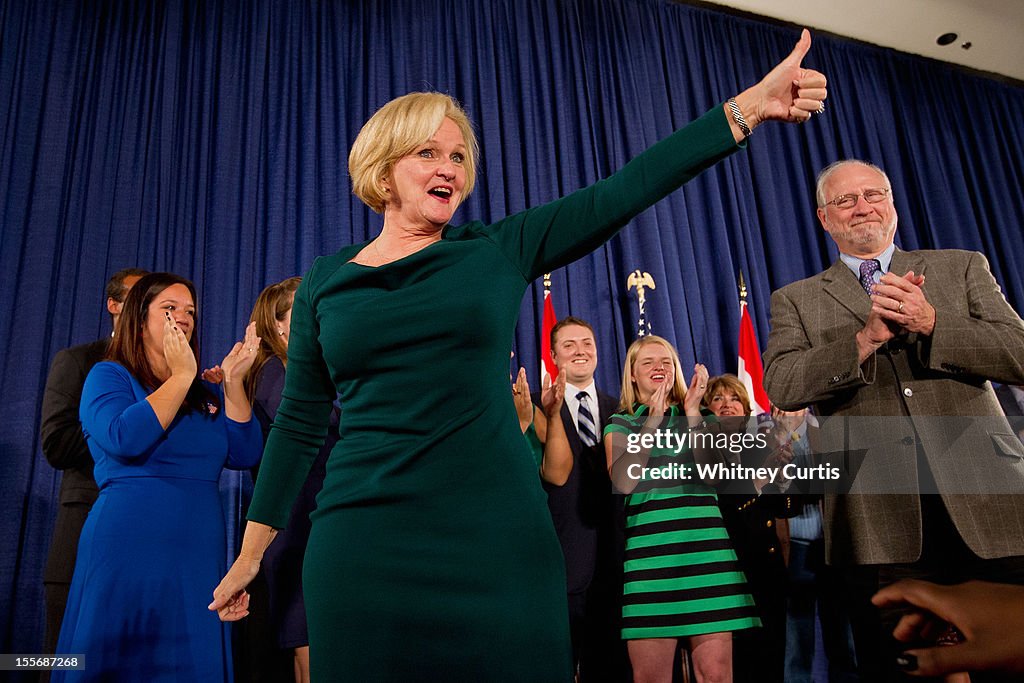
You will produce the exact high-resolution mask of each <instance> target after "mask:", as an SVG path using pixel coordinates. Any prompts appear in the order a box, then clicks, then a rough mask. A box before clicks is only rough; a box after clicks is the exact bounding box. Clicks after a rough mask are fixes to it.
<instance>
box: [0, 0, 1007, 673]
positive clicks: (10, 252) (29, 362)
mask: <svg viewBox="0 0 1024 683" xmlns="http://www.w3.org/2000/svg"><path fill="white" fill-rule="evenodd" d="M797 37H798V32H797V31H796V30H795V29H792V28H786V27H779V26H776V25H774V24H770V23H767V22H758V21H753V20H749V19H743V18H737V17H733V16H729V15H724V14H719V13H715V12H713V11H710V10H708V9H705V8H695V7H690V6H685V5H678V4H674V3H671V2H667V1H665V0H600V1H599V0H559V1H558V2H551V1H550V0H490V1H488V2H483V3H481V2H478V0H395V1H393V2H383V1H368V2H355V1H352V2H341V1H338V2H326V1H325V2H314V1H311V0H287V1H286V0H279V1H271V0H231V1H229V0H222V1H208V2H203V1H201V0H167V1H165V2H114V1H106V2H100V1H98V0H83V1H81V2H58V1H56V0H6V2H3V3H0V197H2V203H0V272H2V273H3V281H4V289H3V291H4V297H3V301H2V303H0V338H2V339H4V340H5V341H4V347H5V351H4V353H3V354H0V395H2V396H3V397H4V400H5V406H4V418H3V429H2V430H0V440H2V445H0V468H2V471H3V474H2V491H0V520H2V521H0V531H2V537H3V538H4V539H5V540H4V544H5V547H4V551H3V552H2V553H0V619H2V622H0V623H2V631H0V651H3V652H25V653H28V652H36V651H38V648H39V642H40V638H41V633H42V620H43V617H42V604H43V598H42V586H41V574H42V566H43V560H44V557H45V553H46V548H47V545H48V542H49V536H50V530H51V528H52V524H53V518H54V512H55V505H56V492H57V487H58V483H59V477H58V475H57V473H55V472H54V471H53V470H52V469H51V468H50V467H49V466H48V465H47V464H46V462H45V461H44V459H43V458H42V456H41V454H40V450H39V439H38V429H39V404H40V399H41V396H42V390H43V386H44V381H45V376H46V371H47V368H48V365H49V362H50V359H51V358H52V357H53V354H54V353H56V351H57V350H59V349H61V348H63V347H66V346H69V345H72V344H79V343H84V342H87V341H90V340H93V339H96V338H98V337H100V336H101V335H104V334H107V333H108V332H109V329H108V327H107V322H106V318H107V316H106V314H105V313H104V311H103V294H102V288H103V284H104V283H105V281H106V279H107V277H108V276H109V275H110V274H111V273H112V272H113V271H115V270H118V269H120V268H123V267H126V266H140V267H144V268H149V269H153V270H170V271H174V272H177V273H180V274H182V275H185V276H188V277H190V278H192V279H193V280H194V281H195V282H196V284H197V286H198V288H199V292H200V295H201V301H200V316H201V320H200V328H199V329H200V336H201V342H202V349H203V352H202V356H203V357H202V358H201V359H200V363H201V365H202V366H203V367H207V366H210V365H213V364H214V363H216V362H219V360H220V358H221V356H222V355H223V353H224V352H226V351H227V349H228V348H229V347H230V344H231V342H232V341H233V340H234V339H235V338H237V337H238V336H239V335H240V334H241V330H242V328H243V323H244V320H245V318H246V316H247V315H248V312H249V310H250V308H251V306H252V303H253V301H254V300H255V297H256V295H257V293H258V292H259V291H260V290H261V289H262V288H263V287H264V286H265V285H267V284H268V283H270V282H273V281H277V280H280V279H282V278H284V277H287V276H290V275H294V274H298V273H302V272H303V271H305V269H306V268H308V267H309V265H310V263H311V262H312V259H313V258H314V256H316V255H318V254H322V253H328V252H332V251H334V250H336V249H338V248H339V247H341V246H343V245H346V244H349V243H352V242H353V241H358V240H365V239H368V238H369V237H371V236H373V235H374V234H376V231H377V230H378V229H379V226H380V222H381V221H380V218H379V217H378V216H376V215H374V214H372V213H371V212H369V211H368V210H367V209H366V208H365V207H363V206H362V205H361V204H360V203H359V202H358V201H357V200H355V199H354V198H353V197H352V196H351V194H350V187H349V180H348V177H347V169H346V163H347V153H348V148H349V145H350V144H351V142H352V140H353V139H354V137H355V135H356V133H357V131H358V129H359V126H360V125H361V124H362V123H363V122H364V121H365V120H366V119H367V118H368V117H369V116H370V114H372V112H373V111H374V110H375V109H376V108H377V107H379V106H380V105H382V104H383V103H385V102H386V101H387V100H389V99H391V98H392V97H395V96H397V95H400V94H403V93H405V92H408V91H412V90H440V91H444V92H448V93H451V94H452V95H454V96H455V97H456V98H458V99H459V100H461V101H462V102H463V103H464V104H465V106H466V108H467V110H468V111H469V113H470V115H471V117H472V118H473V119H474V120H475V122H476V125H477V130H478V133H479V137H480V140H481V143H482V149H483V159H482V164H481V166H480V178H479V184H478V189H477V191H476V192H475V194H474V195H473V196H472V197H471V198H470V199H469V200H468V201H467V202H466V206H465V207H463V208H462V209H461V210H460V213H459V219H460V220H468V219H483V220H488V219H492V218H497V217H499V216H502V215H505V214H507V213H509V212H513V211H517V210H520V209H523V208H525V207H528V206H532V205H536V204H539V203H541V202H544V201H547V200H550V199H553V198H555V197H557V196H560V195H562V194H565V193H567V192H570V191H572V190H574V189H576V188H579V187H581V186H584V185H586V184H588V183H591V182H593V181H595V180H597V179H599V178H601V177H603V176H604V175H606V174H608V173H610V172H611V171H613V170H614V169H616V168H618V167H619V166H621V165H622V164H623V163H625V162H626V161H627V160H628V159H630V158H631V157H632V156H634V155H635V154H637V153H638V152H640V151H641V150H642V149H644V148H645V147H647V146H648V145H650V144H651V143H653V142H655V141H656V140H658V139H659V138H661V137H663V136H665V135H667V134H668V133H669V132H670V131H672V130H673V129H674V128H676V127H678V126H681V125H682V124H684V123H685V122H687V121H689V120H690V119H693V118H694V117H696V116H698V115H700V114H701V113H702V112H704V111H705V110H706V109H707V108H709V107H711V106H713V105H715V104H716V103H719V102H721V101H723V100H724V99H726V98H727V97H729V96H730V95H733V94H735V93H736V92H737V91H739V90H740V89H742V88H743V87H745V86H747V85H750V84H752V83H753V82H755V81H756V80H757V79H758V78H759V77H760V76H761V75H762V74H763V73H764V72H765V71H766V70H767V69H768V68H769V67H770V66H772V65H773V64H775V63H776V62H777V61H778V60H779V59H781V58H782V57H783V56H785V55H786V54H787V53H788V51H789V50H790V49H791V48H792V45H793V43H794V42H795V40H796V38H797ZM805 64H806V65H807V66H810V67H814V68H818V69H821V70H823V71H825V72H826V73H827V74H828V75H829V78H830V83H829V87H830V98H829V100H828V106H827V112H826V113H825V115H823V116H818V117H815V119H814V121H813V122H812V123H810V124H808V125H803V126H779V125H774V126H765V127H763V128H759V129H758V130H757V131H756V132H755V134H754V136H753V138H752V139H751V140H750V144H749V148H748V150H747V151H746V152H741V153H739V154H737V155H735V156H734V157H732V158H731V159H729V160H728V161H726V162H725V163H723V164H720V165H719V166H718V167H716V168H714V169H713V170H711V171H710V172H708V173H706V174H704V175H703V176H702V177H701V178H699V179H697V180H696V181H694V182H692V183H691V184H689V185H688V186H686V187H685V188H684V189H683V190H682V191H680V192H677V193H675V194H673V195H672V196H671V197H669V198H668V199H667V200H665V201H663V202H661V203H660V204H658V205H657V206H656V207H655V208H653V209H652V210H649V211H647V212H645V213H644V214H643V215H641V216H639V217H638V218H637V219H636V220H635V221H633V224H632V225H631V226H630V227H628V228H627V229H626V230H625V231H624V232H623V233H622V234H621V235H620V236H619V237H617V238H616V239H614V240H613V241H612V242H611V243H610V244H608V245H607V246H605V247H603V248H601V249H599V250H597V251H596V252H595V253H594V254H592V255H590V256H588V257H586V258H584V259H581V260H580V261H579V262H577V263H575V264H573V265H571V266H569V267H567V268H565V269H563V270H561V271H559V272H556V273H554V274H553V297H554V304H555V308H556V310H557V312H558V314H559V315H560V316H564V315H567V314H570V313H571V314H573V315H577V316H580V317H583V318H586V319H588V320H590V321H592V322H593V323H594V325H595V328H596V330H597V339H598V343H599V346H600V353H601V357H600V358H601V360H600V367H599V372H598V382H599V384H600V385H601V386H602V387H604V388H605V389H606V390H608V391H611V392H615V391H616V390H617V387H618V382H619V379H618V378H619V376H620V372H621V363H622V359H623V356H624V350H625V347H626V345H627V344H628V342H629V341H630V340H631V339H632V337H633V335H634V333H635V329H636V323H635V321H636V316H637V311H636V303H635V297H634V296H633V295H632V294H629V293H627V292H626V290H625V282H626V277H627V275H628V274H629V273H630V272H631V271H633V270H635V269H640V270H643V271H647V272H650V273H651V274H652V275H653V277H654V279H655V281H656V282H657V289H656V290H654V291H650V292H649V293H648V318H649V320H650V321H651V323H652V326H653V329H654V332H656V333H658V334H662V335H664V336H666V337H668V338H669V339H670V340H672V341H673V342H675V343H676V344H677V345H678V346H679V349H680V351H681V353H682V356H683V361H684V365H686V366H687V367H690V366H692V364H693V362H695V361H696V360H700V361H701V362H704V363H706V364H707V365H708V366H709V367H710V369H711V371H712V372H715V373H717V372H724V371H734V370H735V358H736V337H737V330H738V320H739V308H738V303H737V296H736V284H735V281H736V275H737V273H738V271H739V270H740V269H742V270H743V272H744V273H745V274H746V277H747V282H748V283H749V286H750V289H751V298H750V302H751V309H752V310H751V312H752V315H753V318H754V321H755V325H756V327H757V330H758V334H759V337H760V339H761V340H762V343H763V342H764V340H765V339H766V337H767V332H768V317H769V311H768V301H769V295H770V292H771V291H772V290H773V289H775V288H777V287H779V286H781V285H784V284H786V283H788V282H791V281H793V280H796V279H799V278H802V277H806V276H808V275H811V274H813V273H815V272H817V271H819V270H821V269H822V268H824V267H825V266H826V265H827V264H828V263H829V262H830V261H831V260H832V259H833V258H834V254H835V252H834V249H833V247H832V246H831V243H830V242H829V241H828V240H827V238H826V236H825V235H824V234H823V232H822V231H821V229H820V228H819V226H818V224H817V221H816V219H815V216H814V198H813V178H814V174H815V172H816V171H817V170H818V169H819V168H821V167H822V166H824V165H825V164H827V163H829V162H831V161H833V160H835V159H837V158H840V157H846V156H855V157H861V158H865V159H869V160H871V161H873V162H875V163H878V164H879V165H881V166H882V167H884V168H885V169H886V170H887V171H888V173H889V174H890V176H891V178H892V181H893V189H894V197H895V202H896V206H897V209H898V211H899V214H900V218H901V220H900V227H899V233H898V238H897V239H898V242H899V243H900V244H901V245H902V246H904V247H906V248H914V249H916V248H949V247H957V248H968V249H979V250H981V251H983V252H985V253H986V254H987V255H988V257H989V258H990V260H991V262H992V267H993V270H994V272H995V274H996V277H997V279H998V280H999V281H1000V282H1001V283H1002V285H1003V286H1004V288H1005V290H1006V291H1007V293H1008V297H1009V299H1010V301H1011V303H1013V304H1014V305H1015V306H1016V307H1017V308H1018V310H1019V309H1020V307H1021V306H1022V305H1024V249H1022V247H1021V243H1022V240H1021V228H1020V220H1021V216H1024V196H1022V193H1021V190H1020V188H1021V187H1022V186H1024V161H1022V159H1024V132H1022V127H1021V125H1020V122H1021V121H1024V90H1022V89H1021V88H1020V87H1017V86H1013V85H1008V84H1005V83H1001V82H997V81H994V80H990V79H986V78H983V77H979V76H976V75H969V74H965V73H962V72H960V71H957V70H955V69H953V68H951V67H949V66H946V65H943V64H940V63H936V62H932V61H929V60H925V59H921V58H916V57H911V56H907V55H902V54H897V53H894V52H892V51H890V50H884V49H880V48H875V47H869V46H863V45H857V44H853V43H850V42H845V41H842V40H838V39H832V38H827V37H817V38H815V42H814V46H813V48H812V51H811V53H810V55H809V56H808V58H807V59H806V60H805ZM458 295H459V293H458V292H457V291H456V292H452V296H458ZM540 303H541V293H540V287H539V284H538V285H536V286H535V287H534V289H533V290H532V292H531V293H530V294H529V295H528V296H527V297H526V298H525V300H524V302H523V306H522V311H521V319H520V323H519V327H518V329H517V330H516V332H515V350H516V353H517V362H519V363H522V364H524V365H526V367H528V368H530V369H531V377H530V379H531V381H536V371H535V370H533V369H534V368H537V367H538V363H537V358H538V353H539V347H538V339H537V330H538V329H539V327H540V319H541V306H540ZM366 334H367V335H372V334H373V329H372V326H370V325H368V327H367V330H366ZM243 482H244V479H243V478H242V477H240V476H239V475H228V476H227V477H226V479H225V485H224V490H225V498H226V505H228V506H230V508H231V512H232V520H231V523H232V524H235V523H237V515H238V513H239V509H240V506H241V498H242V496H240V495H239V489H240V487H241V486H242V485H243ZM140 523H144V522H143V521H141V520H140ZM233 540H234V539H232V542H233ZM226 552H230V549H226ZM210 588H211V590H212V589H213V586H211V587H210Z"/></svg>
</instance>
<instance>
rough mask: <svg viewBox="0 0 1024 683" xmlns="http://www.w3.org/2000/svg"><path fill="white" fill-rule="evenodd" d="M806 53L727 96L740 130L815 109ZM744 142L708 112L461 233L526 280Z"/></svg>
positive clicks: (589, 247)
mask: <svg viewBox="0 0 1024 683" xmlns="http://www.w3.org/2000/svg"><path fill="white" fill-rule="evenodd" d="M809 48H810V34H809V33H807V32H806V31H805V32H804V34H803V36H802V37H801V39H800V42H799V43H797V46H796V47H795V48H794V50H793V52H792V53H791V54H790V55H789V56H788V57H786V59H785V60H783V61H782V62H781V63H780V64H779V65H778V66H776V67H775V68H774V69H772V70H771V71H770V72H769V73H768V74H767V75H766V76H765V77H764V78H763V79H762V80H761V81H760V82H759V83H758V84H756V85H754V86H753V87H751V88H748V89H746V90H744V91H743V92H742V93H740V94H739V95H738V96H737V97H736V98H735V100H736V102H737V105H738V109H739V111H740V116H739V118H740V119H744V124H743V125H745V126H747V127H748V128H749V129H750V130H753V129H754V128H756V127H757V126H759V125H760V124H762V123H764V122H765V121H773V120H774V121H785V122H791V123H794V122H801V121H804V120H806V119H807V118H809V117H810V115H811V112H814V111H818V110H819V109H820V108H821V107H822V106H823V105H822V102H823V100H824V99H825V96H826V94H827V92H826V88H825V77H824V76H823V75H822V74H820V73H818V72H816V71H812V70H809V69H804V68H803V67H802V66H801V60H802V59H803V56H804V54H806V52H807V50H808V49H809ZM737 131H739V132H737ZM744 136H745V133H744V132H742V129H741V127H740V125H739V123H738V121H737V117H736V116H734V114H733V110H732V109H729V108H727V107H725V106H723V105H719V106H716V107H714V108H713V109H711V110H710V111H708V112H707V113H706V114H704V115H703V116H702V117H700V118H698V119H697V120H695V121H693V122H691V123H690V124H688V125H686V126H684V127H683V128H681V129H679V130H678V131H676V132H675V133H673V134H672V135H670V136H668V137H667V138H665V139H664V140H662V141H660V142H658V143H656V144H654V145H653V146H651V147H650V148H649V149H647V150H646V151H644V152H642V153H641V154H639V155H638V156H637V157H635V158H634V159H633V160H632V161H630V162H629V163H627V164H626V165H625V166H623V167H622V169H621V170H619V171H617V172H616V173H614V174H612V175H610V176H608V177H607V178H605V179H604V180H600V181H598V182H596V183H594V184H593V185H590V186H589V187H586V188H583V189H581V190H577V191H576V192H573V193H572V194H569V195H567V196H565V197H563V198H561V199H558V200H555V201H553V202H550V203H548V204H544V205H542V206H538V207H535V208H532V209H528V210H527V211H524V212H521V213H518V214H515V215H513V216H509V217H507V218H505V219H503V220H501V221H498V222H497V223H494V224H492V225H489V226H482V225H480V224H471V225H470V226H467V227H466V229H468V230H477V231H480V232H481V233H483V234H487V235H489V236H490V237H491V238H492V239H493V240H494V241H495V242H496V243H497V244H498V245H499V247H500V248H501V250H502V251H503V252H504V253H505V254H506V256H507V257H508V258H509V260H510V261H511V262H512V263H513V264H514V265H515V267H516V268H517V269H518V270H519V271H520V272H521V273H523V276H524V278H525V279H526V280H527V281H532V280H534V279H536V278H537V277H538V276H540V275H541V274H542V273H544V272H549V271H551V270H554V269H555V268H559V267H561V266H564V265H566V264H568V263H571V262H572V261H575V260H576V259H578V258H580V257H582V256H584V255H585V254H587V253H589V252H591V251H593V250H594V249H596V248H597V247H599V246H600V245H601V244H603V243H604V242H605V241H607V240H608V239H610V238H611V237H612V236H613V235H614V234H615V233H616V232H618V230H620V229H621V228H622V227H623V226H624V225H625V224H626V223H628V222H629V221H630V220H631V219H632V218H633V217H634V216H636V215H637V214H639V213H640V212H641V211H643V210H644V209H646V208H648V207H649V206H651V205H652V204H654V203H655V202H657V201H658V200H660V199H662V198H663V197H665V196H666V195H668V194H669V193H671V192H672V191H674V190H676V189H678V188H679V187H680V186H682V185H683V184H684V183H685V182H687V181H688V180H690V179H692V178H693V177H695V176H696V175H698V174H699V173H701V172H702V171H704V170H705V169H707V168H708V167H710V166H712V165H714V164H715V163H717V162H718V161H720V160H722V159H724V158H725V157H726V156H728V155H730V154H732V153H733V152H735V151H736V150H737V149H739V147H738V146H737V142H740V141H742V140H743V139H744Z"/></svg>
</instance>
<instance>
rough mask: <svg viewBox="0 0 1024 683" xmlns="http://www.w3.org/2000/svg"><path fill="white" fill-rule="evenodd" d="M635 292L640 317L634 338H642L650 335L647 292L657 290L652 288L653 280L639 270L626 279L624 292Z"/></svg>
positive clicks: (648, 274)
mask: <svg viewBox="0 0 1024 683" xmlns="http://www.w3.org/2000/svg"><path fill="white" fill-rule="evenodd" d="M631 289H635V290H636V297H637V300H638V303H639V306H640V317H639V319H637V321H636V336H637V337H643V336H644V335H647V334H651V322H650V321H649V320H648V319H647V309H646V305H647V290H648V289H657V288H656V287H655V286H654V278H653V277H651V274H650V273H645V272H643V271H641V270H640V269H639V268H637V269H636V270H634V271H633V272H632V273H630V274H629V277H628V278H626V291H627V292H628V291H629V290H631Z"/></svg>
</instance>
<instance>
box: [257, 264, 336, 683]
mask: <svg viewBox="0 0 1024 683" xmlns="http://www.w3.org/2000/svg"><path fill="white" fill-rule="evenodd" d="M300 282H302V278H300V277H290V278H288V279H287V280H282V281H281V282H278V283H277V284H273V285H270V286H269V287H267V288H266V289H264V290H263V291H262V292H260V295H259V297H258V298H257V299H256V304H255V305H254V306H253V309H252V316H251V317H250V320H251V321H252V322H253V323H254V324H255V325H256V334H257V336H258V337H259V338H260V340H261V341H260V344H259V349H258V350H257V352H256V360H255V361H254V362H253V364H252V367H251V368H250V369H249V372H248V373H247V374H246V375H245V383H244V386H245V394H246V396H248V397H249V401H250V402H251V403H252V408H253V412H254V413H255V415H256V419H257V420H259V422H260V427H261V428H262V430H263V436H264V438H266V436H267V435H268V434H269V433H270V426H271V424H272V423H273V422H274V417H275V416H276V415H277V407H278V405H280V403H281V391H282V390H283V389H284V376H285V366H286V365H287V364H288V336H289V333H290V332H291V320H292V302H293V301H294V299H295V290H296V289H298V288H299V283H300ZM337 440H338V411H337V410H335V411H334V412H333V413H332V415H331V428H330V431H329V433H328V437H327V441H326V443H325V444H324V446H323V448H321V449H320V453H319V454H318V455H317V458H316V460H315V461H314V463H313V467H312V469H311V470H310V472H309V477H307V479H306V483H305V484H304V485H303V487H302V490H301V492H300V493H299V497H298V499H297V500H296V501H295V505H294V506H293V507H292V514H291V518H290V519H289V521H288V526H287V527H285V528H284V529H282V530H281V531H280V533H278V534H277V537H276V538H275V539H274V542H273V543H271V544H270V547H268V548H267V552H266V553H265V554H264V555H263V564H262V567H261V571H260V574H261V575H262V578H263V582H264V585H265V587H266V590H267V598H268V599H269V628H270V631H271V633H270V636H271V637H272V638H273V643H274V645H275V646H276V647H277V648H280V649H281V650H290V651H293V663H294V671H295V680H296V682H297V683H308V682H309V634H308V629H307V627H306V606H305V602H304V601H303V596H302V558H303V556H304V555H305V554H306V543H307V542H308V541H309V529H310V522H309V513H311V512H312V511H313V510H315V509H316V494H317V493H319V492H320V489H321V488H322V487H323V485H324V475H325V474H326V468H327V456H328V455H330V452H331V448H333V447H334V444H335V442H336V441H337ZM253 475H254V478H256V477H257V476H258V473H257V471H256V470H255V469H254V471H253ZM255 584H256V585H257V586H258V585H259V577H257V581H256V582H255ZM257 590H259V589H257ZM251 592H252V596H253V597H252V599H253V600H256V599H257V595H258V594H257V592H256V591H255V590H252V591H251ZM257 614H258V612H257ZM262 618H267V617H266V615H264V616H263V617H262ZM250 626H252V624H250ZM253 655H254V657H255V658H254V661H258V660H259V659H261V658H262V657H263V654H261V653H259V652H254V653H253ZM272 659H273V658H272ZM251 674H252V675H251V678H253V679H256V678H261V679H263V678H266V676H267V675H268V672H266V671H262V672H261V671H256V670H254V671H252V672H251ZM266 680H273V679H272V678H266Z"/></svg>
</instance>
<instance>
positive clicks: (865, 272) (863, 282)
mask: <svg viewBox="0 0 1024 683" xmlns="http://www.w3.org/2000/svg"><path fill="white" fill-rule="evenodd" d="M881 269H882V264H880V263H879V262H878V259H873V258H869V259H868V260H867V261H862V262H861V264H860V286H861V287H863V288H864V291H865V292H867V293H868V296H870V295H871V291H872V290H873V289H874V288H875V273H877V272H878V271H880V270H881Z"/></svg>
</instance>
